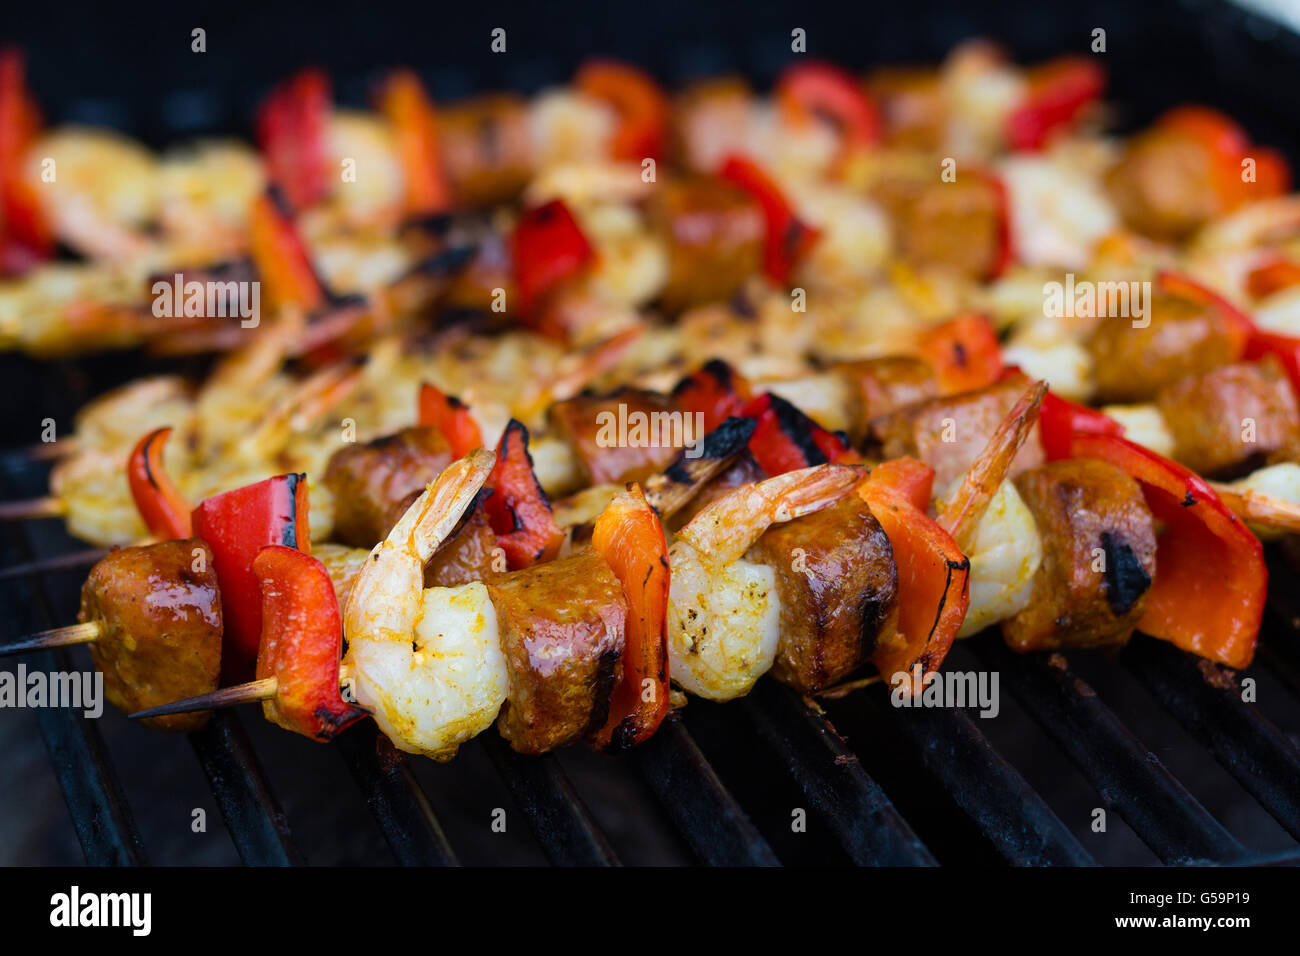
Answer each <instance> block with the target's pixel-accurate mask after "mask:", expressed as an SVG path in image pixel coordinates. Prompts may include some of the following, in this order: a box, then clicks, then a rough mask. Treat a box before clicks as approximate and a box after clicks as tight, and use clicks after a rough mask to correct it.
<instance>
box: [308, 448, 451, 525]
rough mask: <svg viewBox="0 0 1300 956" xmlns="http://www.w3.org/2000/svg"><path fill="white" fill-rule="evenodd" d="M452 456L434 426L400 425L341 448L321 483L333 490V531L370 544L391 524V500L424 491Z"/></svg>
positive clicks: (397, 500)
mask: <svg viewBox="0 0 1300 956" xmlns="http://www.w3.org/2000/svg"><path fill="white" fill-rule="evenodd" d="M451 461H452V456H451V448H450V447H449V446H448V445H447V442H446V439H444V438H443V437H442V432H440V431H439V430H438V429H437V428H418V427H417V428H404V429H402V430H401V431H400V432H398V433H397V434H395V435H389V436H387V437H384V438H377V439H375V440H374V441H372V442H368V443H366V444H364V445H348V446H347V447H345V448H340V449H339V450H338V451H336V452H335V453H334V454H333V455H332V456H331V457H330V460H329V465H328V466H326V468H325V487H327V488H329V490H330V491H331V492H332V493H333V494H334V502H335V503H334V509H335V511H334V537H335V538H337V539H338V540H339V541H341V542H343V543H344V544H350V545H352V546H353V547H357V548H370V547H373V546H374V545H375V543H376V542H379V541H382V540H383V538H384V535H386V534H387V533H388V530H389V528H391V527H392V523H391V522H390V521H389V515H390V513H391V512H392V510H393V508H394V506H396V505H397V504H398V503H400V502H401V501H403V500H404V499H405V498H406V497H407V496H408V495H410V494H411V492H413V491H423V490H424V486H425V485H427V484H428V483H429V482H431V481H433V479H434V478H436V477H437V476H438V473H439V472H440V471H442V470H443V469H444V468H446V467H447V466H448V465H450V464H451Z"/></svg>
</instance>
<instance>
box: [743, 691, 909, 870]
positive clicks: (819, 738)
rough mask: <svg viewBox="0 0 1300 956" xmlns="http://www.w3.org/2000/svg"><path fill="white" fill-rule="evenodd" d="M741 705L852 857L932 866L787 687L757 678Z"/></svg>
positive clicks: (833, 737) (828, 731)
mask: <svg viewBox="0 0 1300 956" xmlns="http://www.w3.org/2000/svg"><path fill="white" fill-rule="evenodd" d="M740 706H741V707H742V708H743V709H744V710H745V712H746V714H747V715H748V717H749V719H750V720H751V721H752V722H753V724H754V726H755V728H756V729H757V730H758V733H759V736H760V737H762V738H763V740H764V742H766V743H767V744H768V746H770V747H771V748H772V749H773V750H775V751H776V752H777V754H779V755H780V757H781V760H782V761H783V762H784V763H785V765H786V767H787V768H788V769H789V771H790V773H791V775H793V777H794V779H795V781H796V782H797V783H798V784H799V788H800V789H801V790H802V791H803V793H804V796H805V798H806V799H807V800H808V802H809V803H810V804H812V807H813V809H814V810H815V811H816V812H817V813H818V814H819V815H820V816H821V817H822V819H823V820H825V821H826V823H827V825H828V826H829V827H830V829H831V830H832V832H834V834H835V835H836V836H837V837H838V838H839V840H840V843H841V844H842V845H843V847H844V850H845V852H846V853H848V855H849V858H850V859H851V860H853V862H854V863H857V864H859V865H864V866H865V865H870V866H934V865H935V859H934V857H933V856H931V855H930V851H929V850H927V849H926V848H925V845H924V844H923V843H922V842H921V841H920V839H918V838H917V836H916V834H915V833H913V832H912V828H911V827H910V826H908V825H907V822H906V821H905V820H904V819H903V818H902V817H901V816H900V815H899V813H898V811H897V810H895V809H894V805H893V804H892V803H890V801H889V798H888V797H887V796H885V793H884V791H882V790H881V789H880V787H879V786H877V784H876V782H875V781H874V780H872V779H871V777H869V776H868V775H867V772H866V771H865V770H863V769H862V765H861V764H860V763H859V762H858V758H857V756H856V755H854V754H853V752H852V751H850V750H849V748H848V747H846V746H845V745H844V742H843V740H841V739H840V736H839V735H838V734H837V733H836V732H835V729H834V728H833V727H832V726H831V725H830V722H829V721H827V720H826V718H825V717H823V716H821V715H820V714H817V713H815V712H814V711H813V710H812V709H811V708H809V707H808V706H807V705H806V704H804V703H803V701H801V700H800V699H799V697H798V695H797V694H795V693H794V691H792V690H790V689H789V688H787V687H783V686H781V685H779V684H777V683H776V682H775V681H761V682H760V683H759V684H758V686H756V687H755V688H754V689H753V690H752V691H751V692H750V693H749V695H748V696H747V697H745V698H743V699H742V701H741V705H740Z"/></svg>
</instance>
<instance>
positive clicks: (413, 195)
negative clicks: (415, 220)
mask: <svg viewBox="0 0 1300 956" xmlns="http://www.w3.org/2000/svg"><path fill="white" fill-rule="evenodd" d="M379 109H380V111H381V112H383V114H384V115H385V116H386V117H387V118H388V121H389V123H391V124H392V126H393V129H394V131H395V132H396V134H397V154H398V156H399V157H400V159H401V162H402V174H403V176H404V177H405V187H406V197H405V200H404V205H405V207H406V212H407V214H408V215H411V216H417V217H418V216H431V215H434V214H436V213H440V212H446V211H447V210H448V209H450V208H451V205H452V197H451V186H450V184H449V183H448V181H447V174H446V171H445V170H444V169H443V165H442V153H441V152H439V149H438V116H437V113H436V111H435V110H434V106H433V101H432V100H431V99H429V95H428V93H426V92H425V90H424V84H423V83H421V82H420V78H419V77H418V76H416V75H415V73H414V72H412V71H411V70H397V71H395V72H394V73H393V74H392V75H391V76H389V78H388V82H387V83H385V84H384V88H383V91H382V92H381V93H380V95H379Z"/></svg>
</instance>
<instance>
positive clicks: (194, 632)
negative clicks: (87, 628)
mask: <svg viewBox="0 0 1300 956" xmlns="http://www.w3.org/2000/svg"><path fill="white" fill-rule="evenodd" d="M195 568H202V570H197V571H196V570H195ZM77 620H78V621H81V622H83V623H86V622H90V621H93V622H95V623H96V624H98V625H99V637H98V639H97V640H96V641H95V642H94V643H93V644H91V645H90V656H91V657H92V658H93V659H94V661H95V667H96V668H98V669H99V671H100V672H102V673H103V675H104V693H105V695H106V696H107V697H108V700H109V703H111V704H112V705H113V706H114V707H116V708H118V710H121V711H123V712H125V713H128V714H129V713H133V712H135V711H137V710H144V709H145V708H147V707H156V706H158V705H159V704H168V703H171V702H172V701H174V700H181V699H183V698H186V697H195V696H197V695H199V694H207V693H209V692H211V691H214V690H216V689H217V679H218V677H219V676H220V672H221V593H220V591H219V590H218V588H217V575H216V572H215V571H214V570H213V568H212V552H211V551H209V550H208V546H207V545H206V544H204V543H203V542H202V541H200V540H199V539H197V538H187V539H183V540H177V541H163V542H160V543H159V544H150V545H146V546H144V547H138V548H122V549H120V550H117V551H113V552H112V553H111V554H109V555H108V556H107V557H105V558H104V559H103V560H101V561H100V562H99V563H98V564H96V565H95V566H94V567H93V568H91V569H90V575H89V576H88V577H87V578H86V583H85V584H84V585H82V588H81V610H80V611H79V612H78V614H77ZM209 716H210V712H209V711H202V712H198V713H193V714H173V715H171V716H168V717H151V718H149V719H148V720H146V721H145V723H147V724H149V725H150V726H153V727H157V728H158V729H160V730H179V731H190V730H198V729H199V728H200V727H202V726H203V725H204V724H206V723H207V722H208V717H209Z"/></svg>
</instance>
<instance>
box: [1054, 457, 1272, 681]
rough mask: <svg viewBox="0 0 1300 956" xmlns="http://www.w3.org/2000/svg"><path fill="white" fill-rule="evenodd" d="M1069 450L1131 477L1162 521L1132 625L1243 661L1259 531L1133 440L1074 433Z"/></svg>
mask: <svg viewBox="0 0 1300 956" xmlns="http://www.w3.org/2000/svg"><path fill="white" fill-rule="evenodd" d="M1071 450H1072V451H1073V453H1074V455H1075V457H1088V458H1100V459H1102V460H1103V461H1108V462H1110V463H1112V464H1114V465H1118V466H1119V467H1120V468H1122V469H1123V470H1124V471H1125V472H1127V473H1128V474H1129V475H1131V476H1132V477H1133V478H1135V479H1137V481H1138V482H1139V483H1140V484H1141V485H1142V491H1143V494H1144V495H1145V497H1146V500H1147V505H1148V506H1149V507H1150V508H1151V512H1152V514H1154V515H1155V517H1156V518H1157V519H1158V520H1159V521H1161V522H1162V523H1163V524H1164V525H1165V530H1164V531H1163V532H1162V533H1161V534H1160V537H1159V538H1158V539H1157V542H1156V576H1155V580H1154V581H1153V582H1152V583H1151V589H1150V590H1149V591H1148V592H1147V599H1146V602H1147V603H1146V611H1145V612H1144V613H1143V615H1142V619H1141V620H1140V621H1138V624H1137V626H1138V630H1140V631H1143V632H1144V633H1146V634H1150V635H1151V636H1152V637H1158V638H1160V639H1161V640H1164V641H1169V642H1170V643H1172V644H1174V645H1175V646H1177V647H1180V648H1182V649H1183V650H1185V651H1191V652H1192V653H1193V654H1198V655H1200V656H1201V657H1206V658H1209V659H1210V660H1213V661H1218V662H1219V663H1220V664H1225V665H1227V666H1228V667H1233V668H1243V667H1247V666H1249V665H1250V662H1251V659H1252V658H1253V657H1254V655H1255V642H1256V640H1257V639H1258V637H1259V626H1260V621H1261V620H1262V618H1263V615H1264V602H1265V599H1266V598H1267V595H1268V569H1267V567H1266V566H1265V564H1264V547H1263V545H1261V544H1260V543H1259V539H1258V538H1256V537H1255V536H1254V535H1253V534H1251V533H1250V530H1249V529H1248V528H1247V527H1246V525H1245V524H1244V523H1243V522H1242V521H1241V520H1240V519H1239V518H1237V517H1236V516H1235V515H1234V514H1233V513H1232V512H1231V511H1230V510H1229V509H1228V507H1227V505H1225V504H1224V503H1223V502H1222V501H1221V500H1220V499H1219V496H1218V495H1217V494H1216V493H1215V492H1214V490H1213V489H1211V488H1210V486H1209V485H1208V484H1207V483H1206V482H1205V480H1204V479H1203V478H1201V477H1200V476H1199V475H1197V474H1195V473H1194V472H1192V471H1189V470H1188V469H1186V468H1184V467H1183V466H1182V465H1179V464H1178V463H1176V462H1172V461H1169V460H1168V459H1167V458H1163V457H1161V456H1160V455H1157V454H1156V453H1155V452H1153V451H1150V450H1149V449H1146V448H1143V447H1142V446H1141V445H1138V444H1135V443H1133V442H1131V441H1128V440H1127V439H1125V438H1120V437H1118V436H1116V435H1098V434H1085V433H1079V434H1076V435H1075V436H1074V440H1073V441H1072V442H1071Z"/></svg>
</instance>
